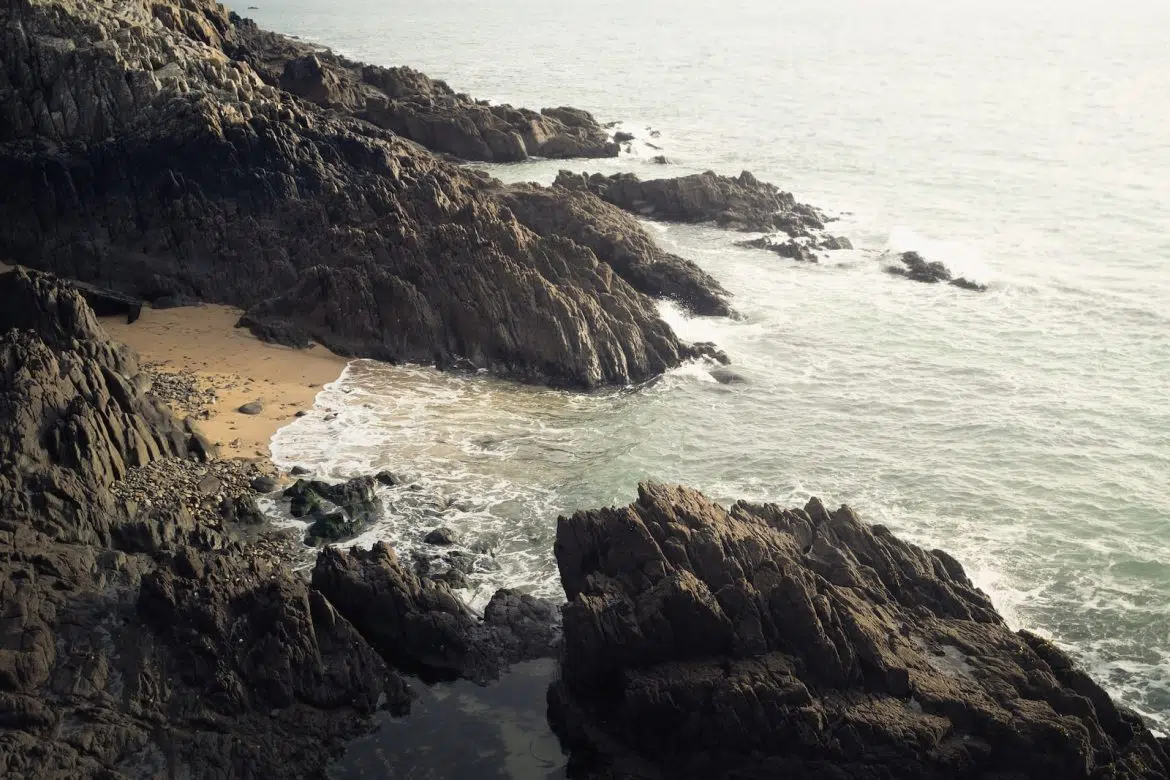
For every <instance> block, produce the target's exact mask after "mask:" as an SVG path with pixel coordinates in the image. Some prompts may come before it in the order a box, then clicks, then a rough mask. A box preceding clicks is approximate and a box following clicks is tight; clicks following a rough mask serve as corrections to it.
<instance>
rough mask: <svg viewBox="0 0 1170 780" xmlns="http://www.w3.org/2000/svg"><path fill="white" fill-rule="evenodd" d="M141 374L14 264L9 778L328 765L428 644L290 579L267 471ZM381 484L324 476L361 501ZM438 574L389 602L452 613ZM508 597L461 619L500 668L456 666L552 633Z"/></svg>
mask: <svg viewBox="0 0 1170 780" xmlns="http://www.w3.org/2000/svg"><path fill="white" fill-rule="evenodd" d="M136 376H137V361H136V358H135V357H134V355H133V354H131V353H130V352H129V351H127V350H126V349H125V348H124V347H122V346H121V345H118V344H115V343H113V342H111V341H110V340H109V339H108V338H107V336H106V334H105V333H104V332H103V331H102V329H101V328H100V326H99V325H98V324H97V321H96V319H95V318H94V316H93V313H92V312H91V311H90V309H89V307H88V306H87V305H86V303H85V301H84V299H83V298H82V297H81V296H80V295H79V294H78V292H77V291H76V290H74V289H72V288H70V287H69V286H66V285H64V284H61V283H59V282H58V281H56V280H55V279H52V278H50V277H48V276H45V275H42V274H38V273H30V272H26V271H23V270H17V271H13V272H11V273H8V274H2V275H0V616H2V618H3V619H2V620H0V776H3V777H5V778H9V777H11V778H14V779H16V778H21V779H23V778H29V779H30V780H31V779H32V778H37V780H42V779H44V778H62V780H63V779H64V778H70V779H72V778H88V777H103V778H105V777H154V776H178V777H192V778H200V777H241V778H263V777H279V776H286V777H319V776H323V775H324V770H325V767H326V765H327V763H328V762H329V760H330V758H331V756H332V755H334V754H335V753H336V751H337V750H338V749H339V748H340V746H341V744H342V742H343V740H344V739H346V738H349V737H352V736H355V735H357V734H358V733H361V732H362V731H363V730H364V729H365V728H367V725H368V723H369V718H370V716H371V715H373V714H374V713H375V712H376V711H377V710H379V709H390V710H392V711H394V712H398V713H402V712H405V711H406V710H407V709H408V708H409V706H410V701H411V695H410V692H409V690H408V688H407V686H406V683H405V681H404V678H403V677H402V676H401V675H400V674H399V672H397V671H396V670H395V669H394V667H393V666H392V663H391V662H388V661H387V658H388V657H389V658H399V657H405V656H409V654H410V652H412V651H413V650H414V649H415V648H416V645H413V644H410V643H409V641H407V639H404V640H403V641H404V643H405V644H404V645H403V646H402V648H399V647H397V646H396V645H394V644H393V642H390V643H387V641H386V640H385V638H384V637H381V636H380V635H374V634H372V635H371V637H366V636H364V635H363V633H362V632H361V631H360V630H359V629H358V627H357V626H356V624H355V623H353V622H351V621H350V620H349V619H347V618H346V617H345V614H343V612H342V610H341V608H340V607H339V605H337V604H335V603H333V602H332V601H331V600H330V599H329V598H328V597H327V596H326V595H325V594H324V593H323V592H322V591H321V590H320V589H318V588H316V587H314V585H313V584H312V583H311V582H308V581H307V580H306V579H305V578H304V577H303V576H301V575H299V574H297V573H295V572H293V571H291V569H290V567H289V566H288V565H287V562H288V561H289V560H290V559H291V558H292V556H293V555H295V549H296V545H297V541H296V540H295V539H290V538H288V535H287V534H282V533H279V532H274V531H272V530H270V529H269V530H268V531H265V530H264V529H263V528H257V527H256V526H255V525H254V523H255V520H256V514H257V513H256V511H255V504H254V500H253V499H251V495H250V490H251V488H250V485H249V480H250V479H251V478H252V475H251V472H249V471H248V470H246V469H245V470H240V469H236V468H227V467H224V468H219V467H218V465H217V464H215V463H203V462H202V461H204V460H205V459H207V458H208V457H210V456H211V455H212V454H213V453H210V452H209V451H208V449H207V447H206V446H205V445H204V444H203V443H201V442H200V441H199V439H198V438H197V437H196V436H194V435H192V434H191V433H190V430H189V428H188V426H186V425H184V424H183V423H182V422H180V421H178V420H176V419H175V418H174V417H173V416H172V415H171V413H170V412H169V411H168V410H167V408H166V407H165V406H164V405H163V402H162V401H161V400H159V399H155V398H152V397H151V396H149V395H148V394H147V393H146V391H145V389H144V388H145V387H146V386H147V385H145V384H144V383H140V382H137V381H135V377H136ZM184 463H187V464H189V469H190V474H181V473H180V474H179V475H178V476H176V475H175V472H182V471H183V464H184ZM168 475H171V476H168ZM196 477H197V479H196ZM184 481H185V484H187V485H188V486H189V487H188V488H186V491H187V492H189V493H190V495H186V494H185V493H182V491H177V490H176V489H175V486H176V485H177V484H182V483H184ZM374 481H375V480H374V478H372V477H371V478H369V479H367V480H358V481H357V482H356V483H350V484H347V485H342V486H326V487H322V488H320V489H321V491H322V492H326V493H328V494H329V496H330V500H333V501H336V502H338V503H341V504H349V505H353V504H354V503H360V501H361V500H362V499H363V498H367V497H368V495H369V491H368V490H367V488H370V487H371V486H372V484H373V483H374ZM143 485H150V486H152V487H154V489H155V490H156V491H157V495H144V494H142V489H141V486H143ZM135 486H138V487H135ZM217 499H222V503H230V504H231V508H230V511H224V512H223V513H222V514H221V511H222V510H221V509H220V508H219V507H213V506H207V502H211V503H215V501H216V500H217ZM226 523H232V524H234V523H249V524H250V525H247V526H246V527H240V529H239V530H240V531H241V532H242V533H243V534H244V535H242V536H241V535H237V534H236V533H235V530H234V528H233V526H231V525H227V524H226ZM244 538H247V539H248V540H249V541H242V540H243V539H244ZM352 555H357V553H353V554H352ZM329 560H330V559H329V558H328V557H326V558H325V561H326V563H323V564H322V566H325V565H327V562H328V561H329ZM427 584H428V585H429V584H430V583H427ZM425 587H427V585H424V584H423V583H421V582H420V581H419V579H418V578H417V577H416V576H415V575H413V574H411V573H409V572H401V573H400V576H399V577H398V578H397V579H395V580H394V581H393V582H390V583H389V585H388V587H386V588H381V589H380V590H378V591H377V594H378V596H379V597H380V598H383V599H388V600H392V601H393V603H396V604H399V605H400V607H401V609H400V611H399V612H398V613H397V615H398V618H399V619H400V620H402V621H405V622H407V623H409V624H410V625H424V624H427V623H428V620H430V621H432V622H436V623H439V624H442V625H447V623H445V622H444V621H447V620H448V618H446V617H444V615H446V614H447V613H446V612H444V611H443V610H441V609H439V613H440V614H437V615H436V616H434V617H433V618H431V617H429V616H428V612H429V611H430V610H431V609H432V608H435V609H438V606H437V605H436V604H432V603H431V602H429V601H425V600H423V601H420V600H418V599H414V600H413V601H412V600H411V598H412V596H411V594H414V593H417V592H419V591H420V590H422V589H423V588H425ZM399 588H400V589H403V593H404V594H405V595H399V594H397V593H396V592H395V589H399ZM493 604H494V605H495V606H494V607H492V609H491V614H490V615H488V616H487V617H486V619H485V620H483V621H480V620H479V619H478V618H476V617H475V616H473V615H471V614H469V613H467V612H466V611H463V612H459V611H458V610H456V612H457V613H458V614H459V618H458V622H456V623H453V624H451V625H450V626H448V632H447V633H445V634H443V636H444V637H447V638H449V639H450V640H451V641H459V642H462V645H461V647H464V648H467V653H468V654H469V655H473V656H474V657H476V658H480V659H483V660H482V662H481V663H479V664H477V665H475V666H474V667H472V666H465V667H457V668H456V669H454V673H464V672H465V673H467V674H468V675H469V676H474V677H475V678H476V679H480V677H481V675H485V674H486V672H485V670H490V671H491V672H494V673H497V674H498V672H499V670H500V669H502V668H503V667H504V666H506V665H507V663H509V662H510V660H511V659H520V658H527V657H533V656H534V655H539V654H546V655H547V654H548V653H549V652H551V649H550V648H551V647H553V646H554V645H555V643H556V641H557V635H558V632H559V628H558V626H557V625H556V616H555V608H553V607H552V606H551V605H548V604H547V603H544V602H539V601H538V600H535V599H531V598H529V597H524V596H520V595H519V594H515V593H512V592H510V591H501V592H500V593H498V594H497V595H496V598H495V599H494V600H493ZM550 610H551V611H550ZM346 611H347V612H349V613H351V614H354V615H355V616H356V615H358V614H359V613H358V612H357V611H356V610H355V609H354V607H353V605H347V606H346ZM408 638H409V637H408ZM372 640H376V641H372Z"/></svg>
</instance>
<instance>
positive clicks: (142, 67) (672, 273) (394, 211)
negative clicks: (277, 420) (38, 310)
mask: <svg viewBox="0 0 1170 780" xmlns="http://www.w3.org/2000/svg"><path fill="white" fill-rule="evenodd" d="M0 24H2V25H3V32H2V35H3V40H2V43H3V51H4V55H3V59H2V60H0V116H2V117H3V118H4V121H3V123H2V124H0V179H3V181H4V182H5V184H6V186H5V188H4V190H3V193H0V255H3V256H6V257H7V258H8V259H9V260H11V261H14V262H18V263H21V264H24V265H27V266H31V267H35V268H40V269H44V270H50V271H53V272H55V273H59V274H61V275H63V276H68V277H71V278H76V279H79V280H81V281H87V282H96V283H100V284H102V285H104V286H107V287H110V288H113V289H116V290H118V291H120V292H122V293H126V294H129V295H131V296H134V297H137V298H142V299H145V300H147V301H150V302H154V303H156V304H157V305H171V304H174V303H182V302H196V301H206V302H215V303H227V304H231V305H235V306H239V307H242V308H244V309H249V310H250V311H249V313H248V316H247V318H246V320H245V323H246V324H248V325H249V326H250V327H252V328H253V329H254V330H255V331H256V332H257V333H258V334H260V335H262V336H263V337H266V338H273V339H277V340H281V341H286V342H289V343H304V342H305V341H306V340H308V339H314V340H317V341H320V342H322V343H324V344H326V345H328V346H330V347H331V348H333V349H334V350H335V351H338V352H342V353H344V354H347V355H357V356H365V357H374V358H379V359H385V360H402V361H414V362H422V363H434V364H438V365H440V366H443V365H452V364H455V363H459V364H470V365H474V366H476V367H478V368H484V369H488V370H491V371H494V372H497V373H501V374H506V375H510V376H513V377H517V378H520V379H524V380H528V381H533V382H542V383H549V384H556V385H566V386H576V387H594V386H597V385H601V384H609V383H617V384H626V383H630V382H637V381H641V380H644V379H647V378H650V377H652V376H654V375H656V374H659V373H661V372H662V371H664V370H665V369H667V368H670V367H672V366H675V365H677V364H679V362H680V361H682V360H684V359H686V358H688V357H691V356H693V355H694V354H696V353H695V351H694V350H693V349H692V348H691V347H689V345H687V344H684V343H682V342H681V341H680V340H679V339H678V338H677V337H676V336H675V334H674V333H673V332H672V331H671V329H670V328H669V327H668V326H667V325H666V324H665V323H664V322H663V321H662V320H661V319H660V318H659V317H658V314H657V311H656V308H655V305H654V303H653V301H652V300H651V298H650V297H649V296H650V295H655V296H675V295H678V296H679V297H680V299H681V301H682V303H683V304H684V305H690V306H692V307H694V308H696V309H697V310H701V311H703V312H711V313H724V312H726V311H727V310H728V309H727V305H726V303H724V302H723V301H724V299H725V293H724V292H723V290H722V289H721V288H720V287H719V286H718V285H717V284H716V283H715V282H714V281H713V280H712V279H711V278H710V277H709V276H707V275H706V274H704V273H702V272H701V271H700V270H699V269H698V268H697V267H695V266H694V265H693V264H690V263H687V262H684V261H681V259H678V258H673V257H669V256H666V255H664V253H661V252H660V251H658V250H657V249H655V248H654V246H653V244H652V242H651V241H650V240H649V238H648V237H646V236H645V235H644V234H643V233H642V231H641V228H640V227H639V226H638V225H637V224H636V222H632V221H630V220H628V219H626V218H624V216H622V215H620V214H619V213H618V212H617V211H616V210H610V211H606V210H605V209H602V208H593V209H579V208H574V207H572V206H571V205H570V204H569V203H568V202H567V201H566V203H565V204H563V205H559V206H558V207H557V208H558V209H560V210H561V211H562V212H564V213H566V214H568V215H569V219H570V220H571V221H572V222H573V226H572V229H571V230H565V231H563V232H562V233H561V234H560V235H554V234H552V233H551V232H550V231H548V230H547V220H546V219H544V218H543V217H540V216H538V215H537V214H536V212H534V211H533V210H532V209H521V208H517V209H515V210H514V209H512V208H510V207H509V206H508V203H509V202H515V203H517V204H519V203H520V201H512V200H511V198H510V196H509V194H508V193H509V191H508V189H507V188H503V187H501V186H500V185H499V184H498V182H494V181H493V180H492V179H490V178H489V177H487V176H485V175H483V174H480V173H477V172H475V171H471V170H468V169H465V168H460V167H458V166H457V165H454V164H452V163H450V162H447V161H446V160H445V159H444V158H443V157H441V156H437V155H436V154H435V153H433V152H432V151H428V149H427V148H424V147H423V146H422V145H420V144H427V145H428V146H429V147H430V149H431V150H433V151H435V152H443V153H454V154H458V155H461V156H464V157H466V158H469V159H520V158H521V157H523V156H525V155H527V154H542V155H545V156H566V155H570V154H571V155H585V156H596V155H597V154H602V153H604V154H609V153H612V152H614V151H616V150H615V149H610V148H609V146H608V145H607V144H606V143H603V142H602V141H601V140H600V139H601V138H602V136H603V135H604V133H603V132H602V130H601V128H599V127H598V125H597V123H596V122H595V121H594V120H593V118H592V117H590V116H589V115H588V114H586V113H584V112H580V111H576V110H573V109H567V108H560V109H553V110H548V111H546V112H545V113H543V114H534V113H532V112H524V111H521V110H518V109H511V108H508V107H491V106H485V105H483V104H481V103H478V102H476V101H473V100H471V99H469V98H467V97H466V96H460V95H456V94H453V93H452V92H451V91H450V90H449V89H447V88H446V87H445V86H443V85H441V84H439V83H437V82H432V81H430V80H429V79H427V78H426V77H424V76H422V75H421V74H417V73H415V72H413V71H408V70H404V69H384V68H376V67H369V66H358V65H357V64H355V63H351V62H349V61H347V60H344V59H342V58H339V57H336V56H333V55H331V54H329V53H326V52H320V51H318V50H316V49H314V48H313V47H310V46H307V45H305V44H303V43H299V42H295V41H292V40H289V39H287V38H283V37H281V36H278V35H274V34H271V33H265V32H263V31H261V30H259V29H258V28H256V26H255V25H254V24H251V23H249V22H247V21H245V20H243V19H241V18H240V17H238V16H236V15H235V14H233V13H230V12H228V11H227V10H225V9H224V8H223V7H222V6H220V5H218V4H216V3H212V2H207V1H206V0H184V1H183V2H173V3H172V2H146V1H145V0H130V2H113V0H16V2H14V3H10V4H7V5H6V7H5V9H4V10H2V11H0ZM550 192H551V193H552V194H549V195H546V197H548V198H551V199H554V200H555V199H556V198H558V197H560V195H558V194H557V193H558V192H560V193H561V194H563V196H564V197H565V198H568V197H569V194H568V193H567V192H562V191H557V190H553V191H550ZM517 198H521V199H526V198H527V196H526V194H525V193H523V192H521V193H519V194H518V195H517ZM599 203H600V202H599ZM601 205H604V204H601ZM541 212H542V213H544V214H547V213H548V212H549V210H548V209H543V210H541ZM526 215H527V216H529V217H530V218H532V222H531V224H530V223H529V222H527V221H526V219H525V217H526ZM618 218H620V220H621V221H620V222H619V221H616V220H617V219H618ZM615 233H620V234H624V235H627V236H630V237H631V238H630V239H629V240H621V241H617V242H614V241H608V242H607V241H600V240H589V241H586V240H585V238H584V237H585V236H603V235H606V234H615ZM582 241H584V243H582Z"/></svg>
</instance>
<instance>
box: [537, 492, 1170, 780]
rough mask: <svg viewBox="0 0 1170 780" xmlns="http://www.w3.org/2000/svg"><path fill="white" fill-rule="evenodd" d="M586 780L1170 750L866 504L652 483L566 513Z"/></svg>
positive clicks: (557, 699) (991, 771)
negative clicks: (723, 503) (616, 501)
mask: <svg viewBox="0 0 1170 780" xmlns="http://www.w3.org/2000/svg"><path fill="white" fill-rule="evenodd" d="M556 557H557V563H558V565H559V567H560V572H561V581H562V584H563V585H564V587H565V591H566V593H567V595H568V598H569V603H568V605H567V606H566V607H565V609H564V633H565V638H564V641H565V645H564V654H563V656H562V660H561V677H560V679H559V680H558V681H557V682H555V683H554V684H553V685H552V686H551V688H550V690H549V716H550V719H551V721H552V723H553V725H554V728H555V729H556V730H557V732H558V734H559V735H560V736H561V738H562V740H563V741H564V743H565V744H566V746H567V747H568V748H569V749H570V750H571V752H572V758H571V760H570V774H571V776H573V777H606V778H611V777H639V778H709V777H759V778H763V777H785V778H809V780H812V778H826V777H832V778H841V780H845V779H846V778H849V779H850V780H854V779H856V778H872V779H873V780H878V778H895V777H896V778H923V779H924V780H925V779H926V778H939V777H956V778H959V777H963V778H979V777H993V776H994V777H1005V778H1006V777H1017V778H1035V779H1036V780H1041V779H1042V778H1052V777H1061V778H1086V779H1087V778H1090V777H1093V778H1097V777H1127V778H1148V779H1149V780H1153V779H1154V778H1164V777H1167V776H1170V774H1168V773H1170V758H1168V756H1167V752H1166V748H1165V744H1164V743H1161V742H1159V740H1157V739H1156V738H1155V737H1154V736H1153V735H1152V734H1151V733H1150V732H1149V730H1148V729H1147V728H1146V727H1145V725H1144V724H1143V723H1142V721H1141V718H1140V717H1138V716H1137V715H1135V714H1134V713H1132V712H1129V711H1127V710H1124V709H1122V708H1119V707H1117V706H1116V705H1114V703H1113V702H1112V701H1111V700H1110V699H1109V696H1108V695H1107V694H1106V693H1105V692H1104V691H1103V690H1102V689H1101V688H1100V687H1099V686H1097V685H1096V684H1095V683H1094V682H1093V681H1092V680H1091V679H1090V678H1089V677H1088V676H1087V675H1086V674H1085V673H1084V672H1082V671H1080V670H1079V669H1077V668H1076V666H1075V664H1074V663H1073V662H1072V661H1071V660H1070V659H1069V658H1068V657H1067V656H1066V655H1064V654H1063V653H1062V652H1061V651H1059V650H1058V649H1056V648H1055V647H1054V646H1052V645H1051V644H1050V643H1048V642H1045V641H1044V640H1042V639H1039V638H1037V637H1035V636H1033V635H1031V634H1029V633H1027V632H1022V631H1021V632H1013V631H1011V630H1010V629H1009V628H1008V627H1007V626H1006V625H1005V623H1004V621H1003V619H1002V618H1001V617H1000V616H999V615H998V614H997V613H996V612H995V609H994V607H993V606H992V604H991V602H990V601H989V600H988V598H987V597H986V596H985V595H984V594H983V593H982V592H981V591H979V590H978V589H977V588H975V586H974V585H972V583H971V582H970V580H968V579H967V577H966V575H965V574H964V572H963V569H962V567H961V566H960V565H959V564H958V563H957V562H956V561H955V560H954V559H953V558H951V557H950V556H948V555H947V554H946V553H943V552H941V551H932V552H928V551H926V550H923V549H921V548H918V547H915V546H914V545H911V544H907V543H906V542H903V541H901V540H899V539H897V538H896V537H894V536H893V535H892V534H891V533H890V532H889V531H888V530H887V529H886V528H884V527H883V526H869V525H866V524H864V523H862V522H861V521H859V520H858V519H857V517H856V516H855V515H854V514H853V512H852V511H850V510H849V509H848V508H847V507H842V508H841V509H839V510H837V511H834V512H830V511H828V510H826V508H825V507H824V506H823V505H822V504H821V503H820V502H819V501H818V500H816V499H813V500H811V501H810V502H809V503H808V505H807V506H805V507H804V509H794V510H786V509H781V508H779V507H777V506H775V505H771V504H767V505H756V504H749V503H746V502H742V501H741V502H738V503H736V504H735V505H733V506H732V507H731V509H730V511H728V510H725V509H723V508H722V507H720V506H718V505H716V504H714V503H712V502H711V501H709V500H708V499H706V498H705V497H704V496H702V495H701V494H699V493H697V492H695V491H692V490H687V489H685V488H678V487H667V486H664V485H656V484H650V485H642V486H641V487H640V488H639V497H638V500H637V502H635V503H634V504H632V505H630V506H629V507H624V508H611V509H602V510H599V511H594V512H578V513H577V514H575V515H573V516H572V517H562V518H561V519H560V520H559V522H558V526H557V539H556Z"/></svg>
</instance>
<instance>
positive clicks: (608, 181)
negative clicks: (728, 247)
mask: <svg viewBox="0 0 1170 780" xmlns="http://www.w3.org/2000/svg"><path fill="white" fill-rule="evenodd" d="M555 183H556V184H558V185H560V186H562V187H564V188H566V189H573V190H583V191H587V192H591V193H593V194H594V195H597V196H598V197H599V198H601V199H602V200H604V201H607V202H609V203H612V204H614V205H615V206H618V207H620V208H623V209H625V210H626V211H629V212H632V213H634V214H638V215H640V216H643V217H647V218H649V219H658V220H663V221H665V222H688V223H698V222H713V223H715V224H716V225H718V226H720V227H723V228H727V229H729V230H742V231H748V232H758V233H768V232H772V231H776V230H780V231H783V232H785V233H787V234H788V235H789V236H791V237H793V238H795V237H798V236H803V237H809V236H812V235H813V234H814V232H815V231H820V230H824V228H825V222H826V217H825V215H824V214H822V213H821V212H820V211H818V210H817V209H816V208H814V207H812V206H809V205H807V204H805V203H797V202H796V198H795V197H793V195H792V193H790V192H783V191H782V190H780V188H779V187H777V186H776V185H774V184H769V183H767V182H761V181H760V180H759V179H757V178H756V177H755V176H753V175H752V174H751V173H749V172H747V171H744V172H743V173H741V174H740V175H739V176H735V177H732V176H720V175H718V174H716V173H714V172H713V171H707V172H706V173H697V174H693V175H691V176H680V177H677V178H673V179H650V180H648V181H642V180H641V179H639V178H638V177H637V176H635V175H634V174H632V173H615V174H613V175H612V176H604V175H602V174H600V173H595V174H593V175H592V176H590V175H589V174H587V173H581V174H575V173H571V172H570V171H561V172H560V173H559V174H558V175H557V178H556V182H555Z"/></svg>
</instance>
